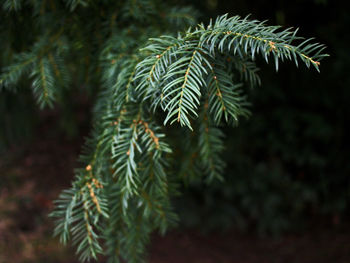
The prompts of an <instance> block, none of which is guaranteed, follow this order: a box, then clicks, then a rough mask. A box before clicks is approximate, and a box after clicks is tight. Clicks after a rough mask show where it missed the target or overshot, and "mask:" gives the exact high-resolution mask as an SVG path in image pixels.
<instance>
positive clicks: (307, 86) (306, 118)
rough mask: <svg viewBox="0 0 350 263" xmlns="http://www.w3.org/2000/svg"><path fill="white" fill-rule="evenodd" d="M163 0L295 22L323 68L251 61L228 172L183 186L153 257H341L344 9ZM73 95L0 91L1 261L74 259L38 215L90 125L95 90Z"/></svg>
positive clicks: (347, 56)
mask: <svg viewBox="0 0 350 263" xmlns="http://www.w3.org/2000/svg"><path fill="white" fill-rule="evenodd" d="M172 2H174V4H176V5H191V6H193V7H195V8H196V9H199V10H200V12H201V18H200V20H201V21H203V22H208V19H209V18H210V17H213V18H215V17H216V16H217V15H219V14H224V13H229V14H230V15H240V16H246V15H248V14H250V16H251V18H254V19H258V20H268V24H269V25H275V24H278V25H282V26H283V27H299V28H300V30H299V35H301V36H304V37H306V38H308V37H315V38H316V41H317V42H320V43H325V44H326V45H327V47H328V48H327V49H326V52H327V53H328V54H330V57H329V58H326V59H324V60H323V61H322V63H321V73H320V74H319V73H317V72H316V71H315V70H307V69H306V67H300V68H295V66H294V65H293V64H292V63H284V64H282V65H280V69H279V72H278V74H276V72H275V70H274V66H273V65H266V64H265V63H264V62H263V61H258V65H259V67H260V68H261V73H260V76H261V80H262V85H261V87H258V88H255V89H254V90H247V93H248V95H249V98H250V101H251V102H252V107H251V111H252V117H251V118H250V119H249V120H242V121H241V123H240V125H239V127H237V128H232V129H231V128H230V129H229V128H227V129H226V130H225V133H226V138H227V142H226V148H227V149H226V152H225V154H224V157H225V159H226V162H227V163H228V166H227V169H226V175H225V176H226V182H225V183H224V184H222V183H220V182H218V183H216V184H213V185H210V186H208V185H206V184H202V183H200V182H194V183H193V184H192V185H190V186H188V187H183V188H182V189H181V191H182V192H183V193H184V194H183V196H182V197H181V198H178V199H175V200H174V205H175V207H176V209H177V211H178V213H179V214H180V217H181V222H180V224H179V227H178V228H177V229H174V230H172V231H170V232H169V234H167V235H166V236H165V237H160V236H158V235H157V234H155V235H154V237H153V239H152V243H151V245H150V253H149V258H150V262H151V263H156V262H177V263H179V262H204V263H205V262H242V263H245V262H247V263H252V262H259V263H262V262H283V263H288V262H301V263H304V262H310V263H311V262H315V263H316V262H317V263H322V262H337V263H340V262H342V263H346V262H350V224H349V212H350V209H349V202H350V162H349V157H350V151H349V146H348V145H350V144H349V143H348V141H349V138H348V137H347V136H346V134H349V128H348V126H347V125H346V123H347V122H348V121H349V119H348V116H349V114H350V111H349V107H348V104H349V103H348V102H347V100H349V99H350V91H349V85H350V74H349V73H348V70H349V69H350V68H349V63H350V52H349V51H348V42H347V41H346V40H347V39H348V38H349V37H348V28H349V27H350V16H349V10H348V9H346V8H345V7H344V6H343V4H342V1H330V0H295V1H277V0H252V1H244V0H232V1H222V0H193V1H172ZM0 23H1V18H0ZM71 95H72V96H71V97H72V98H73V99H72V101H71V102H67V105H65V106H64V107H63V106H62V105H61V106H59V107H57V108H55V109H54V110H43V111H40V110H39V109H38V107H37V106H36V105H35V102H34V100H33V99H32V96H31V94H29V95H28V94H26V93H25V92H20V93H17V94H12V93H9V92H6V91H3V92H2V93H1V96H0V112H2V116H1V117H0V127H1V129H0V153H1V155H0V174H1V180H0V263H2V262H62V263H63V262H76V259H75V257H74V251H73V249H71V248H69V247H68V248H64V247H62V246H61V245H59V243H58V241H57V239H53V238H52V230H53V229H52V227H53V226H52V222H51V221H50V219H48V218H47V214H48V213H49V211H50V210H51V209H52V200H53V199H55V198H56V197H57V195H58V193H59V192H60V191H61V190H62V189H63V188H64V187H67V186H69V184H70V180H71V179H72V177H73V169H74V168H75V167H77V164H76V159H77V156H78V155H79V151H80V147H81V145H82V143H83V137H84V136H86V135H87V134H88V132H89V130H90V117H91V116H90V114H89V112H90V111H91V110H90V108H91V104H92V102H93V99H92V96H91V95H90V94H87V93H86V92H84V91H83V90H80V91H74V92H73V93H72V94H71Z"/></svg>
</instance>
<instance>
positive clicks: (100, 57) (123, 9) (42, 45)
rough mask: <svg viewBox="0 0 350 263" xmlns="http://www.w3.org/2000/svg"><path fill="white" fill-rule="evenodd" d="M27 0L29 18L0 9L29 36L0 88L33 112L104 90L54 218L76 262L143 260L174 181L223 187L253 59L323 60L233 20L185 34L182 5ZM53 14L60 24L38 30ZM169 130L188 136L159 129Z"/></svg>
mask: <svg viewBox="0 0 350 263" xmlns="http://www.w3.org/2000/svg"><path fill="white" fill-rule="evenodd" d="M33 3H34V4H33V5H31V4H27V6H26V8H28V9H26V10H24V8H23V9H21V5H20V2H19V1H6V2H5V4H4V5H3V11H1V12H2V13H1V15H2V16H3V17H5V20H6V21H7V23H8V24H10V22H9V21H10V20H11V18H10V16H11V17H12V16H14V17H16V19H18V20H20V21H23V20H24V21H25V20H30V21H31V19H32V18H30V16H32V14H34V18H33V20H34V24H35V23H37V25H36V27H35V28H34V29H33V32H37V35H36V36H35V37H34V38H33V39H31V40H30V41H28V42H29V43H32V47H31V48H28V47H27V46H26V47H24V48H21V47H17V48H13V49H11V53H12V54H13V55H12V56H11V59H10V60H11V63H6V67H4V68H3V69H2V73H1V76H0V84H1V87H3V88H6V89H9V90H14V89H15V87H16V85H18V83H19V80H20V79H21V78H22V77H29V78H30V79H31V81H32V90H33V93H34V95H35V98H36V100H37V102H38V104H39V105H40V106H42V107H44V106H46V105H48V106H53V104H54V103H55V102H56V101H57V102H59V100H65V99H68V98H65V97H64V93H63V90H64V89H65V88H69V87H78V88H81V86H84V85H86V89H87V90H88V91H90V92H92V93H96V86H97V87H99V86H100V87H101V88H99V89H98V97H97V99H96V102H95V106H94V111H93V114H94V116H93V132H92V133H91V135H90V137H89V139H87V140H86V143H85V149H84V151H83V154H82V156H81V157H80V160H81V162H82V167H83V168H80V169H78V170H77V171H76V177H75V179H74V180H73V183H72V187H71V188H70V189H69V190H65V191H63V192H62V194H61V195H60V197H59V199H58V200H57V201H56V209H55V211H54V212H53V213H52V217H54V218H55V219H56V229H55V234H56V235H59V236H60V238H61V241H62V242H63V243H66V242H68V241H69V240H72V241H73V243H74V244H75V245H76V246H77V252H78V253H79V254H80V259H81V260H82V261H85V260H90V259H91V258H94V259H97V258H98V254H106V255H108V257H109V259H110V262H122V260H126V261H128V262H142V261H143V254H144V252H145V246H146V244H147V242H148V240H149V235H150V233H151V232H152V231H154V230H159V231H160V232H161V233H164V232H165V231H166V230H167V229H168V228H169V227H171V226H173V225H174V224H175V223H176V222H177V215H176V213H174V211H173V209H172V206H171V202H170V199H171V198H172V197H173V196H174V195H175V194H176V193H177V189H176V182H178V181H179V175H180V177H182V179H184V180H185V181H187V179H188V180H191V178H189V177H190V176H189V175H191V177H196V176H198V175H201V178H203V179H204V180H205V181H207V182H208V183H212V182H213V180H214V179H223V178H224V167H225V165H224V162H223V158H222V152H223V149H224V142H223V141H224V134H223V132H222V130H221V127H222V126H223V125H227V124H228V125H237V124H238V120H239V118H241V117H248V116H249V114H250V112H249V109H248V107H249V103H248V102H247V100H246V96H245V95H244V92H243V87H244V86H250V87H254V86H256V85H258V84H259V83H260V78H259V76H258V75H257V71H258V68H257V67H256V65H255V59H256V57H262V58H263V59H264V60H265V61H266V62H269V61H270V60H272V61H274V64H275V69H276V71H277V70H278V67H279V63H280V62H284V61H286V60H290V61H293V62H294V63H295V64H296V65H298V63H300V62H302V63H304V64H305V65H306V66H307V67H310V66H313V67H314V68H316V70H319V63H320V62H319V61H320V60H321V59H322V58H323V57H325V56H326V55H325V54H323V53H322V50H323V49H324V46H323V45H321V44H318V43H310V39H307V40H305V41H303V40H302V38H300V37H298V36H297V35H296V33H297V31H296V30H292V29H286V30H282V29H281V28H280V27H278V26H267V25H266V24H265V23H264V22H259V21H256V20H249V19H248V18H244V19H242V18H240V17H238V16H234V17H229V16H228V15H223V16H219V17H218V18H217V19H216V20H215V22H212V21H211V22H210V23H209V24H208V25H207V26H205V25H204V24H198V25H197V26H195V27H190V28H189V29H187V30H186V31H184V30H183V29H184V28H185V27H187V26H193V25H194V24H195V21H196V18H197V13H196V12H193V9H192V8H189V7H184V8H174V7H169V6H167V5H166V4H164V3H163V4H160V3H159V5H157V4H155V1H144V0H142V1H141V0H138V1H124V2H122V1H121V2H116V3H115V2H114V1H107V0H105V1H100V3H99V5H97V3H92V2H91V3H89V2H87V1H66V2H65V3H62V2H61V1H51V5H50V4H48V3H47V2H46V1H33ZM112 7H113V8H112ZM27 10H30V12H29V11H27ZM115 10H120V12H119V11H115ZM15 11H18V13H14V14H13V13H12V12H15ZM52 14H53V16H54V17H55V18H57V19H58V18H60V19H58V20H57V21H61V22H56V23H53V24H52V27H50V26H49V27H46V25H47V22H48V21H50V19H51V18H50V16H51V15H52ZM92 17H93V19H92ZM52 21H53V20H52ZM62 21H63V22H62ZM43 28H45V29H46V30H45V31H44V32H45V33H43V32H42V31H41V30H42V29H43ZM179 29H181V30H180V32H178V34H177V35H176V31H177V30H179ZM147 39H148V40H147ZM0 45H6V44H3V43H1V44H0ZM176 123H178V124H180V126H186V128H182V129H180V127H176V128H174V129H171V128H170V127H169V126H166V125H167V124H176ZM162 124H163V125H162ZM164 126H166V127H164ZM184 138H185V140H184ZM184 150H185V151H187V153H185V154H184V155H183V152H182V151H184ZM186 154H189V155H186ZM181 158H183V159H184V161H183V162H182V161H181V162H179V161H178V160H180V159H181ZM186 178H187V179H186ZM180 179H181V178H180Z"/></svg>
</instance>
